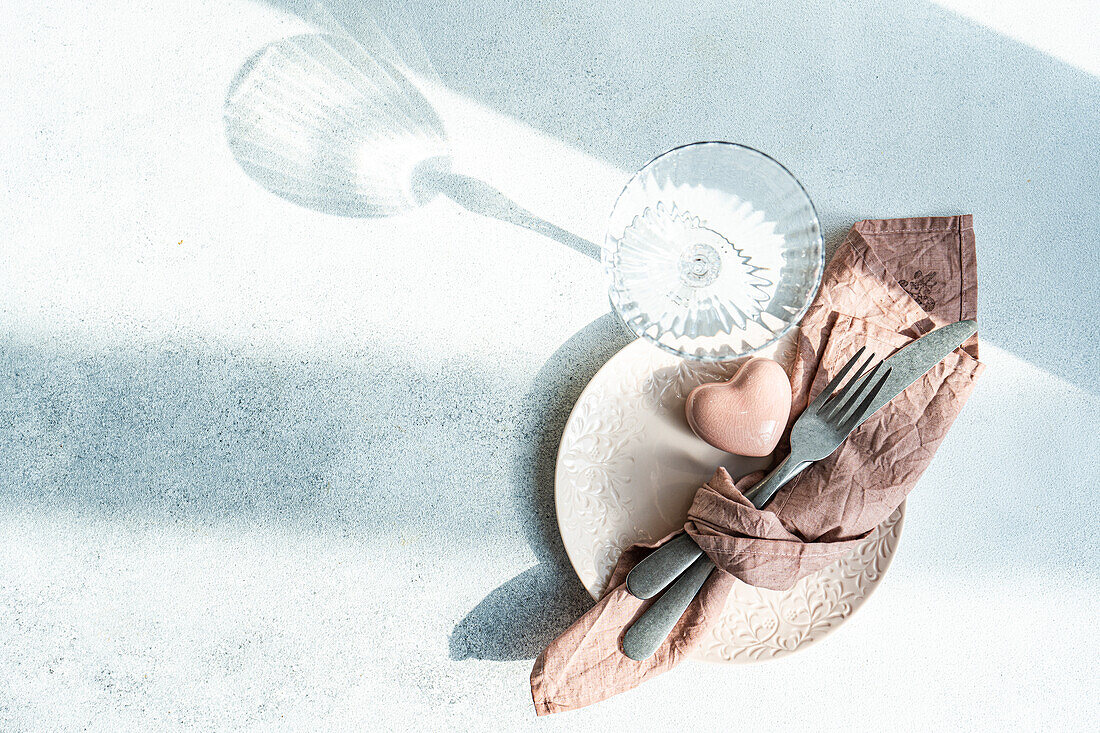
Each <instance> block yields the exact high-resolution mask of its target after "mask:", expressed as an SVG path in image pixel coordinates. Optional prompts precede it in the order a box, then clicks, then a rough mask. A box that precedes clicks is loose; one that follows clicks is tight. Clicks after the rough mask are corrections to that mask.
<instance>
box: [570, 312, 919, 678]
mask: <svg viewBox="0 0 1100 733" xmlns="http://www.w3.org/2000/svg"><path fill="white" fill-rule="evenodd" d="M794 339H795V334H788V336H787V337H785V338H784V339H783V340H782V341H781V342H780V343H779V344H777V345H776V346H774V347H772V349H771V353H770V354H769V355H771V356H772V357H773V358H775V359H778V360H779V361H780V362H781V363H784V364H786V363H787V361H788V360H789V359H790V358H791V357H792V355H793V348H792V344H793V343H794ZM739 365H740V363H739V362H724V363H705V362H689V361H684V360H683V359H680V358H679V357H677V356H675V355H673V354H670V353H668V352H665V351H662V350H660V349H657V348H655V347H654V346H653V345H652V344H649V343H648V342H646V341H643V340H638V341H635V342H633V343H631V344H630V345H628V346H626V347H625V348H624V349H622V351H620V352H619V353H618V354H616V355H615V356H614V357H612V358H611V359H610V360H609V361H608V362H607V363H606V364H605V365H604V366H603V368H601V369H600V371H599V372H598V373H597V374H596V376H595V377H593V378H592V381H591V382H589V384H588V386H587V387H585V390H584V392H583V393H582V394H581V396H580V399H578V400H577V404H576V405H575V406H574V408H573V412H572V413H571V414H570V415H569V420H568V422H567V423H566V425H565V431H564V432H563V433H562V439H561V445H560V447H559V449H558V462H557V470H556V476H555V500H556V503H557V513H558V527H559V529H560V531H561V536H562V540H563V542H564V543H565V549H566V552H567V553H568V554H569V559H570V561H571V562H572V563H573V567H574V568H575V569H576V571H577V575H579V576H580V579H581V582H582V583H583V584H584V586H585V588H587V589H588V592H589V593H590V594H592V596H593V597H594V598H598V597H599V596H600V594H601V593H602V592H603V590H604V587H605V586H606V584H607V581H608V579H609V578H610V576H611V571H612V569H613V568H614V566H615V563H616V562H617V561H618V558H619V555H620V553H621V552H622V551H623V549H625V548H626V547H628V546H629V545H631V544H633V543H634V542H638V541H646V540H652V539H655V538H659V537H663V536H664V535H666V534H668V533H669V532H671V531H673V530H674V529H676V528H677V527H679V526H680V525H682V524H683V522H684V518H685V517H686V516H687V510H688V507H689V505H690V504H691V498H692V496H693V495H694V493H695V490H696V489H697V488H698V487H699V486H700V485H701V484H702V483H703V482H705V481H706V480H707V479H709V478H710V477H711V475H713V473H714V469H715V468H716V467H717V466H719V465H722V466H725V467H726V468H727V469H728V470H729V472H730V474H731V475H733V476H734V477H737V476H741V475H744V474H745V473H748V472H750V471H753V470H756V469H758V468H762V467H763V466H764V464H766V463H767V459H760V458H742V457H739V456H732V455H730V454H728V453H724V452H723V451H720V450H717V449H715V448H712V447H711V446H709V445H707V444H706V443H704V442H703V441H701V440H699V439H698V438H696V437H695V435H694V434H693V433H692V432H691V429H690V428H689V427H688V425H687V421H686V419H685V418H684V401H685V399H686V398H687V394H688V392H690V391H691V389H692V388H693V387H695V386H696V385H699V384H702V383H703V382H708V381H714V380H717V379H724V378H727V377H730V376H732V375H733V373H734V372H736V371H737V367H738V366H739ZM904 512H905V505H904V504H903V505H902V506H901V507H899V508H898V510H897V511H895V512H894V513H893V514H892V515H891V516H890V517H889V518H888V519H887V520H886V521H885V522H883V523H882V524H881V525H879V527H878V528H877V529H876V530H875V531H874V532H872V533H871V535H870V536H869V537H868V538H867V539H866V540H865V541H864V542H863V543H862V544H861V545H860V546H859V547H858V548H857V549H856V550H855V551H854V552H853V553H852V554H851V555H849V556H848V557H846V558H844V559H842V560H840V561H838V562H836V563H834V564H832V565H830V566H829V567H826V568H824V569H822V570H820V571H818V572H816V573H814V574H813V575H809V576H807V577H805V578H803V579H802V580H800V581H799V582H798V583H797V584H796V585H795V586H794V587H793V588H791V589H790V590H786V591H773V590H767V589H764V588H756V587H754V586H751V585H747V584H745V583H740V582H739V583H737V584H736V585H735V586H734V589H733V592H732V593H731V594H730V598H729V602H728V603H727V605H726V608H725V611H724V613H723V615H722V618H721V619H720V621H719V622H718V623H716V624H715V625H714V628H713V630H712V631H711V633H710V635H709V636H708V637H707V638H706V639H705V640H704V641H703V644H702V646H701V647H700V649H699V650H698V651H696V653H695V655H694V656H695V658H697V659H703V660H707V661H714V662H749V661H756V660H762V659H772V658H775V657H781V656H783V655H785V654H789V653H791V652H793V651H796V650H798V649H801V648H802V647H804V646H807V645H808V644H811V643H813V642H814V641H817V640H818V639H821V638H822V637H824V636H825V635H826V634H828V633H829V632H830V631H832V630H833V629H835V628H836V627H837V626H839V625H840V624H841V623H843V622H844V620H845V619H846V618H848V617H849V616H850V615H852V613H853V612H854V611H855V610H856V609H857V608H859V606H860V605H861V604H862V603H863V601H864V600H866V598H867V597H868V596H869V595H870V594H871V591H873V590H874V588H875V586H876V585H877V584H878V582H879V581H880V580H881V578H882V576H883V574H884V573H885V572H886V568H887V567H888V566H889V564H890V560H891V558H892V557H893V554H894V550H895V549H896V548H897V543H898V538H899V536H900V534H901V527H902V517H903V515H904Z"/></svg>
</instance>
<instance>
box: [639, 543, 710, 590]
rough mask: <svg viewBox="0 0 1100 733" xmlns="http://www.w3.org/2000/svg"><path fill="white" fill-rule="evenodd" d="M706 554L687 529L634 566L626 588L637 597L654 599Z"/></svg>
mask: <svg viewBox="0 0 1100 733" xmlns="http://www.w3.org/2000/svg"><path fill="white" fill-rule="evenodd" d="M702 554H703V551H702V550H700V549H699V545H697V544H695V540H693V539H691V535H689V534H688V533H687V532H685V533H683V534H681V535H679V536H678V537H674V538H672V539H671V540H669V541H668V542H666V543H665V544H663V545H661V546H660V547H658V548H657V549H656V550H654V551H653V552H651V553H649V555H647V556H646V557H645V558H643V559H642V561H641V562H640V563H638V564H637V565H635V566H634V567H633V568H631V569H630V572H629V573H627V576H626V590H627V592H629V593H630V595H632V596H634V597H635V598H643V599H645V598H652V597H653V596H655V595H657V594H658V593H660V592H661V591H662V590H664V589H665V587H666V586H667V585H668V584H669V583H671V582H672V581H674V580H676V578H677V577H678V576H679V575H680V573H682V572H684V570H686V569H687V568H688V567H690V566H691V564H692V563H693V562H695V561H696V560H698V559H699V556H700V555H702Z"/></svg>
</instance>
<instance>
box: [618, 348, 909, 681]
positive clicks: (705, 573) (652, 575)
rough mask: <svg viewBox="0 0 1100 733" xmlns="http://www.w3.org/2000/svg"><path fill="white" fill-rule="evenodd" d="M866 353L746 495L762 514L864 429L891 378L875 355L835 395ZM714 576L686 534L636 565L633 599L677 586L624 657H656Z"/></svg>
mask: <svg viewBox="0 0 1100 733" xmlns="http://www.w3.org/2000/svg"><path fill="white" fill-rule="evenodd" d="M865 351H866V347H863V348H861V349H860V350H859V351H857V352H856V354H855V356H853V357H852V358H851V359H850V360H849V361H848V363H847V364H845V365H844V367H843V368H842V369H841V370H840V371H839V372H837V375H836V376H835V377H833V378H832V379H831V380H830V381H829V383H828V384H827V385H825V388H824V389H823V390H821V393H820V394H819V395H818V396H817V397H815V398H814V400H813V402H811V403H810V404H809V405H808V406H807V407H806V409H805V410H804V411H803V412H802V414H801V415H799V417H798V420H797V421H795V424H794V426H793V427H792V428H791V452H790V455H788V456H787V457H786V458H785V459H783V461H782V462H781V463H780V464H779V465H778V466H776V467H775V468H774V469H772V471H771V473H769V474H768V475H767V476H765V477H764V478H763V479H762V480H761V481H760V482H759V483H757V484H756V485H754V486H753V487H752V488H750V489H749V490H747V491H746V492H745V498H747V499H748V500H749V501H751V502H752V503H753V506H755V507H757V508H762V507H763V506H764V505H765V504H767V503H768V502H769V501H770V500H771V498H772V497H773V496H775V493H776V492H777V491H779V489H780V488H781V487H782V486H784V485H785V484H786V483H787V482H788V481H790V480H791V479H792V478H794V477H795V476H796V475H797V474H798V473H799V472H801V471H802V470H803V469H805V468H806V467H807V466H809V465H811V464H812V463H814V462H815V461H820V460H821V459H822V458H825V457H826V456H828V455H829V454H830V453H832V452H833V451H835V450H836V449H837V448H838V447H839V446H840V444H841V443H843V442H844V439H845V438H847V437H848V435H849V433H851V432H852V431H853V430H854V429H855V428H856V426H857V425H859V424H860V422H861V421H862V418H863V417H864V416H865V413H866V412H867V410H868V409H869V408H870V407H871V405H872V404H873V403H874V401H875V397H876V396H877V395H878V393H879V390H880V389H882V385H883V384H884V383H885V382H886V379H887V378H888V377H889V376H890V369H889V368H887V369H886V370H884V371H883V372H882V374H881V375H879V376H878V379H875V375H876V373H877V372H878V371H879V368H880V367H881V366H882V362H881V361H880V362H878V363H876V364H875V365H874V366H873V367H872V366H871V362H872V361H874V359H875V355H874V354H870V355H869V356H868V357H867V359H866V360H865V361H864V362H863V364H862V365H861V366H860V367H859V368H857V369H856V371H855V374H854V375H853V376H852V378H851V379H849V380H848V383H847V384H845V385H844V386H843V387H841V388H840V389H837V387H838V386H839V385H840V383H841V382H842V381H844V378H845V377H846V376H848V373H849V372H851V371H852V369H853V367H855V365H856V364H857V363H858V362H859V360H860V359H861V358H862V357H863V354H864V352H865ZM713 571H714V563H713V562H711V560H710V558H709V557H707V556H706V555H705V554H704V553H703V551H702V550H701V549H700V548H699V545H697V544H695V541H694V540H692V539H691V537H689V536H688V535H687V534H683V535H680V536H679V537H677V538H676V539H675V540H672V541H671V542H668V543H666V544H665V545H664V546H662V547H660V548H659V549H657V550H656V551H654V552H653V553H652V554H650V555H649V556H648V557H646V558H645V559H644V560H642V561H641V562H640V563H638V564H637V565H636V566H635V567H634V569H633V570H631V571H630V573H629V574H628V575H627V578H626V588H627V590H628V591H629V592H630V594H631V595H634V596H637V597H638V598H652V597H653V596H655V595H657V593H660V592H661V590H662V589H663V588H665V587H666V586H667V585H668V584H669V583H672V581H673V580H675V581H676V582H675V583H673V584H672V586H671V587H670V588H669V589H668V590H667V591H665V593H664V595H662V596H661V597H660V598H658V599H657V600H656V601H654V603H653V605H652V606H650V607H649V608H648V609H646V612H645V613H644V614H642V616H641V617H640V618H639V619H638V620H637V621H635V622H634V624H633V625H632V626H631V627H630V628H629V629H628V630H627V632H626V634H625V635H624V636H623V653H624V654H626V655H627V656H628V657H630V658H631V659H635V660H637V661H641V660H643V659H648V658H649V657H650V656H652V655H653V653H654V652H655V651H657V649H658V647H660V646H661V642H663V641H664V640H665V637H667V636H668V634H669V632H671V631H672V628H673V627H674V626H675V625H676V622H677V621H679V620H680V617H681V616H683V614H684V611H686V610H687V607H688V606H689V605H690V604H691V601H692V599H694V598H695V596H696V594H697V593H698V592H699V589H700V588H701V587H702V586H703V583H704V582H705V581H706V579H707V578H709V577H710V574H711V572H713Z"/></svg>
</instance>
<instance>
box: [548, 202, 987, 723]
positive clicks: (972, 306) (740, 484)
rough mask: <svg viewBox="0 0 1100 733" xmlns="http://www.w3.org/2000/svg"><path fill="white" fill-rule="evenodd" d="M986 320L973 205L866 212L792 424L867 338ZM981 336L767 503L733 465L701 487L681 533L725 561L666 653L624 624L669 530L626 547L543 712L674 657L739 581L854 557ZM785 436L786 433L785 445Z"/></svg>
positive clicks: (783, 578) (799, 370) (803, 362)
mask: <svg viewBox="0 0 1100 733" xmlns="http://www.w3.org/2000/svg"><path fill="white" fill-rule="evenodd" d="M976 317H977V259H976V256H975V249H974V229H973V219H972V217H971V216H969V215H965V216H951V217H925V218H912V219H890V220H867V221H862V222H860V223H858V224H856V225H855V226H853V227H852V229H851V231H849V233H848V236H847V238H846V239H845V240H844V243H843V244H841V246H840V248H839V249H838V250H837V252H836V254H835V255H834V256H833V259H832V260H831V261H830V262H829V265H828V267H827V268H826V270H825V274H824V277H823V279H822V285H821V289H820V290H819V291H818V294H817V297H816V298H815V299H814V302H813V304H812V305H811V307H810V309H809V310H808V311H807V313H806V316H805V318H804V319H803V321H802V323H801V324H800V332H799V337H798V346H797V350H796V356H795V360H794V364H793V367H792V369H791V374H790V377H791V386H792V409H791V417H790V421H789V423H788V425H787V431H788V433H787V434H788V435H789V431H790V426H791V424H793V423H794V421H795V420H796V419H797V417H798V415H799V414H801V412H802V410H803V409H805V407H806V405H807V404H808V403H809V401H810V400H812V399H813V397H814V396H816V395H817V394H818V393H819V392H820V391H821V390H822V389H823V388H824V386H825V384H826V383H827V382H828V380H829V379H831V378H832V377H833V376H834V375H835V374H836V372H837V371H838V370H839V369H840V368H841V367H842V366H843V365H844V364H845V363H846V362H847V361H848V359H849V358H851V356H852V355H853V354H854V353H855V352H856V350H858V349H859V347H860V346H863V345H867V346H869V348H870V349H872V350H873V351H875V353H876V354H878V355H879V356H880V357H885V356H887V355H888V354H891V353H893V352H894V351H896V350H897V349H898V348H900V347H902V346H904V345H906V344H907V343H909V342H910V341H912V340H913V339H915V338H919V337H920V336H922V335H924V334H925V333H928V332H929V331H931V330H933V329H935V328H938V327H939V326H943V325H947V324H948V323H954V322H955V321H960V320H967V319H974V318H976ZM982 369H983V365H982V364H981V363H980V362H979V361H978V340H977V337H976V336H975V337H974V338H972V339H971V340H970V341H968V342H967V343H966V344H964V345H963V346H962V347H960V348H959V349H957V350H955V351H954V352H953V353H951V354H950V355H949V356H948V357H947V358H946V359H944V360H943V361H941V362H940V363H939V364H938V365H936V366H935V367H934V368H933V369H932V370H931V371H930V372H928V373H927V374H925V375H924V376H923V377H922V378H921V379H919V380H917V381H916V382H914V383H913V384H912V385H910V386H909V387H908V388H907V389H906V390H905V391H904V392H903V393H901V394H900V395H898V396H897V397H895V398H894V399H893V400H891V401H890V403H889V404H887V405H886V406H885V407H884V408H883V409H881V410H879V412H878V413H876V414H875V415H874V416H873V417H871V418H870V419H869V420H867V422H865V423H864V424H863V425H861V426H860V427H859V428H858V429H857V430H856V431H855V432H853V433H852V434H851V435H850V436H849V437H848V439H847V440H845V442H844V443H843V444H842V445H841V447H840V448H839V449H837V450H836V451H835V452H834V453H833V454H832V455H830V456H829V457H828V458H826V459H825V460H822V461H818V462H817V463H815V464H814V465H813V466H811V467H810V468H808V469H806V470H805V471H803V472H802V474H800V475H799V476H798V477H797V478H795V479H794V480H793V481H792V482H791V483H789V484H787V486H785V487H784V488H783V489H781V490H780V491H779V493H777V494H776V496H775V498H774V499H772V502H771V503H770V504H769V505H768V506H767V507H766V508H765V509H757V508H755V507H754V506H753V505H752V503H751V502H750V501H749V500H748V499H746V498H745V497H744V495H743V494H742V493H741V491H742V489H747V488H748V487H750V486H752V485H753V484H754V483H755V482H756V481H758V480H759V479H760V478H761V476H762V474H760V473H756V474H752V475H750V476H745V477H743V478H741V479H740V480H739V481H736V482H735V481H734V480H733V478H732V477H731V476H730V475H729V474H728V473H727V472H726V471H725V469H723V468H719V469H718V470H717V471H716V472H715V474H714V477H713V478H712V479H711V480H710V481H708V482H707V483H706V484H704V485H703V486H702V487H701V488H700V489H699V490H698V491H697V492H696V495H695V499H694V501H693V503H692V506H691V509H690V511H689V513H688V520H687V523H686V524H685V525H684V530H685V531H687V532H688V534H690V535H691V536H692V538H693V539H694V540H695V541H696V542H697V543H698V544H699V546H700V547H701V548H702V549H703V550H704V551H705V552H706V553H707V555H709V556H710V558H711V559H712V560H713V561H714V563H715V564H716V565H717V566H718V568H719V571H720V572H715V573H712V574H711V577H710V578H709V579H708V580H707V582H706V583H705V584H704V585H703V588H702V590H701V591H700V593H699V595H698V596H697V597H696V598H695V600H694V601H693V602H692V604H691V606H690V607H689V608H688V610H687V612H686V613H685V614H684V615H683V617H681V619H680V621H679V623H677V625H676V626H675V628H674V629H673V630H672V633H671V634H670V635H669V638H668V639H667V640H666V641H665V642H664V644H662V645H661V647H660V648H659V649H658V650H657V652H656V653H655V654H654V655H653V656H652V657H650V658H649V659H646V660H644V661H641V662H636V661H634V660H632V659H630V658H629V657H627V656H626V655H624V654H623V653H622V650H621V641H622V635H623V633H624V631H625V630H626V628H628V627H629V626H630V624H631V623H632V622H633V621H634V620H635V619H636V618H637V617H638V616H639V615H641V613H642V612H644V610H645V609H646V608H647V607H648V606H649V605H650V603H651V601H643V600H639V599H637V598H635V597H633V596H632V595H630V594H629V593H628V592H627V590H626V587H625V580H626V575H627V573H628V572H630V569H631V568H633V567H634V565H636V564H637V563H638V562H639V561H640V560H641V559H642V558H643V557H645V556H646V555H647V554H648V553H649V552H651V551H652V550H653V549H654V548H655V547H658V546H660V545H661V544H663V543H664V542H666V541H668V540H669V539H670V538H671V536H674V535H671V536H670V537H666V538H664V539H663V540H661V541H659V542H657V543H654V544H649V545H644V544H639V545H634V546H632V547H630V548H628V549H627V550H626V551H624V552H623V555H622V557H620V559H619V562H618V564H617V565H616V567H615V570H614V572H613V573H612V577H611V579H610V581H609V583H608V586H607V587H608V590H607V591H606V592H605V593H604V595H603V597H602V598H601V599H600V600H599V602H598V603H597V604H596V605H595V606H594V607H593V608H592V609H591V610H589V611H588V613H586V614H585V615H584V616H582V617H581V618H580V619H579V620H578V621H577V622H576V623H574V624H573V625H572V626H570V627H569V628H568V629H567V630H566V631H565V632H564V633H563V634H562V635H561V636H559V637H558V638H557V639H555V640H554V641H553V642H551V644H550V645H549V646H548V647H547V648H546V649H545V650H544V651H543V652H542V654H540V655H539V657H538V659H537V660H535V666H534V669H533V670H532V671H531V692H532V697H533V700H534V704H535V711H536V712H537V713H538V714H539V715H546V714H549V713H555V712H561V711H564V710H572V709H575V708H580V707H584V706H586V705H590V704H592V703H594V702H598V701H600V700H604V699H606V698H608V697H611V696H613V695H616V694H618V693H620V692H623V691H625V690H628V689H631V688H633V687H635V686H637V685H638V684H640V683H642V682H644V681H645V680H647V679H649V678H650V677H654V676H656V675H659V674H662V673H663V672H665V671H667V670H669V669H671V668H672V667H674V666H676V665H677V664H678V663H679V662H680V661H681V660H682V659H683V658H684V657H685V656H687V655H688V654H690V653H691V652H692V651H694V650H695V648H696V647H697V646H698V644H699V643H700V642H701V640H702V638H703V637H704V635H705V634H706V632H707V631H708V630H709V628H710V625H711V624H712V623H713V622H714V620H715V619H716V618H718V616H719V615H720V614H721V612H722V610H723V608H724V606H725V603H726V598H727V596H728V595H729V592H730V589H731V588H732V587H733V584H734V583H735V582H737V580H740V581H743V582H746V583H750V584H752V585H757V586H761V587H764V588H772V589H785V588H790V587H791V586H793V585H794V584H795V582H796V581H797V580H798V579H799V578H801V577H803V576H805V575H808V574H809V573H812V572H814V571H816V570H819V569H821V568H823V567H825V566H827V565H829V564H831V563H833V562H836V561H838V560H840V559H841V558H843V557H844V556H845V555H847V554H848V553H849V552H851V551H852V549H853V548H854V547H855V546H856V545H858V544H859V543H860V542H861V541H862V540H863V539H864V538H865V537H866V536H867V534H868V533H869V532H871V531H872V530H873V529H874V528H875V527H876V526H878V525H879V524H880V523H881V522H882V521H883V520H885V519H886V518H887V517H889V516H890V514H891V513H892V512H893V511H894V509H896V508H897V507H898V505H900V504H901V502H902V501H904V499H905V497H906V495H907V494H908V493H909V491H910V490H911V489H912V488H913V486H914V485H915V484H916V482H917V479H918V478H919V477H920V475H921V474H922V473H923V472H924V469H925V468H927V466H928V464H929V462H930V461H931V460H932V456H933V454H934V453H935V451H936V448H937V447H939V444H940V442H941V441H942V440H943V438H944V436H945V435H946V434H947V430H948V428H950V426H951V423H952V422H953V421H954V419H955V417H956V416H957V415H958V413H959V411H960V410H961V409H962V406H963V404H964V403H965V402H966V399H967V397H968V396H969V395H970V392H971V391H972V390H973V387H974V382H975V379H976V378H977V377H978V375H979V374H980V373H981V372H982ZM787 447H788V444H787V443H786V438H785V439H784V442H783V443H781V446H780V450H781V451H782V450H784V449H786V448H787Z"/></svg>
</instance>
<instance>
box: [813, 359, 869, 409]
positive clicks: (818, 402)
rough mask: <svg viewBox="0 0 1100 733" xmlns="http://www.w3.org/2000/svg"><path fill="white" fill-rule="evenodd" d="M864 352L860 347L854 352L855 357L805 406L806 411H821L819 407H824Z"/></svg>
mask: <svg viewBox="0 0 1100 733" xmlns="http://www.w3.org/2000/svg"><path fill="white" fill-rule="evenodd" d="M866 350H867V347H866V346H860V347H859V351H857V352H856V354H855V356H853V357H852V358H851V359H849V360H848V363H847V364H845V365H844V366H843V367H842V368H841V370H840V371H839V372H837V373H836V376H835V377H833V378H832V379H830V380H829V383H828V384H826V385H825V388H824V389H822V390H821V392H820V393H818V395H817V397H814V401H813V402H811V403H810V404H809V405H807V407H806V409H807V410H810V409H814V410H817V411H818V413H820V412H821V409H820V408H821V406H822V405H824V404H825V401H826V400H828V399H829V398H830V397H831V396H832V394H833V390H835V389H836V386H837V385H838V384H840V383H841V381H842V380H843V379H844V377H845V376H847V374H848V372H850V371H851V370H852V366H853V365H854V364H855V363H856V362H857V361H859V357H861V356H863V352H864V351H866Z"/></svg>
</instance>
